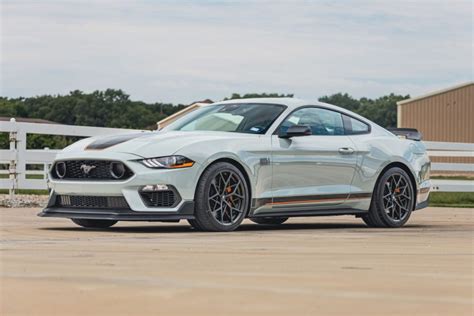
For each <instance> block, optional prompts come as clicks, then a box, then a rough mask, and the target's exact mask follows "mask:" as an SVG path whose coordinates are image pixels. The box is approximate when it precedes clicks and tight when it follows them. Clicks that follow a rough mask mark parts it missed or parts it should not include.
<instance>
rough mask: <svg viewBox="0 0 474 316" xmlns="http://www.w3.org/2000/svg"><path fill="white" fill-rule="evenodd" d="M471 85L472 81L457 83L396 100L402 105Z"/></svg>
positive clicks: (473, 83)
mask: <svg viewBox="0 0 474 316" xmlns="http://www.w3.org/2000/svg"><path fill="white" fill-rule="evenodd" d="M471 85H474V82H473V81H471V82H465V83H462V84H458V85H456V86H453V87H449V88H446V89H441V90H436V91H433V92H430V93H427V94H423V95H420V96H418V97H413V98H410V99H407V100H403V101H398V102H397V104H398V105H404V104H407V103H411V102H413V101H418V100H421V99H425V98H429V97H432V96H435V95H438V94H443V93H445V92H449V91H452V90H456V89H461V88H464V87H468V86H471Z"/></svg>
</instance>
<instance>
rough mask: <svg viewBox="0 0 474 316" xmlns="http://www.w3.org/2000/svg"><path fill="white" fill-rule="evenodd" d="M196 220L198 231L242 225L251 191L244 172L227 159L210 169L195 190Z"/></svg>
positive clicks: (194, 225)
mask: <svg viewBox="0 0 474 316" xmlns="http://www.w3.org/2000/svg"><path fill="white" fill-rule="evenodd" d="M195 203H196V208H195V211H194V216H195V219H194V220H189V223H190V224H191V225H192V226H193V227H194V228H196V229H197V230H203V231H216V232H228V231H233V230H235V229H237V227H239V225H240V223H242V221H243V220H244V218H245V217H246V216H247V213H248V210H249V208H250V194H249V189H248V186H247V182H246V181H245V177H244V175H243V174H242V172H241V171H240V170H239V169H238V168H237V167H235V166H234V165H232V164H230V163H227V162H218V163H215V164H213V165H211V166H210V167H209V168H207V169H206V170H205V171H204V172H203V174H202V175H201V178H200V179H199V183H198V185H197V189H196V195H195Z"/></svg>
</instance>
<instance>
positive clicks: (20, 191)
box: [0, 189, 49, 195]
mask: <svg viewBox="0 0 474 316" xmlns="http://www.w3.org/2000/svg"><path fill="white" fill-rule="evenodd" d="M15 192H16V194H33V195H48V194H49V193H48V190H24V189H18V190H16V191H15ZM8 193H9V192H8V190H6V189H0V194H8Z"/></svg>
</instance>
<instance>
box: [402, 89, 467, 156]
mask: <svg viewBox="0 0 474 316" xmlns="http://www.w3.org/2000/svg"><path fill="white" fill-rule="evenodd" d="M397 126H398V127H412V128H416V129H418V130H419V131H420V132H421V133H422V134H423V140H425V141H436V142H457V143H474V82H468V83H464V84H461V85H457V86H454V87H451V88H448V89H444V90H439V91H434V92H432V93H429V94H425V95H422V96H419V97H414V98H411V99H408V100H403V101H400V102H398V103H397ZM432 160H433V161H434V162H452V163H474V157H452V158H447V157H433V158H432Z"/></svg>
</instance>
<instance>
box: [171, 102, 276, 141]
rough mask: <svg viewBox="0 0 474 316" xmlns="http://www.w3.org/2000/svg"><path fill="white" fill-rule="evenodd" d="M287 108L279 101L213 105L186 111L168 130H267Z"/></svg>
mask: <svg viewBox="0 0 474 316" xmlns="http://www.w3.org/2000/svg"><path fill="white" fill-rule="evenodd" d="M284 109H285V107H284V106H282V105H278V104H250V103H237V104H221V105H209V106H204V107H202V108H201V109H199V110H197V111H194V112H192V113H189V114H187V115H185V116H184V117H182V118H181V119H179V120H177V121H176V122H174V123H173V124H171V125H169V126H168V127H166V128H165V130H174V131H220V132H237V133H251V134H264V133H265V132H266V131H267V130H268V128H269V127H270V125H272V123H273V122H274V121H275V119H276V118H277V117H278V116H280V114H281V113H282V112H283V111H284Z"/></svg>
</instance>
